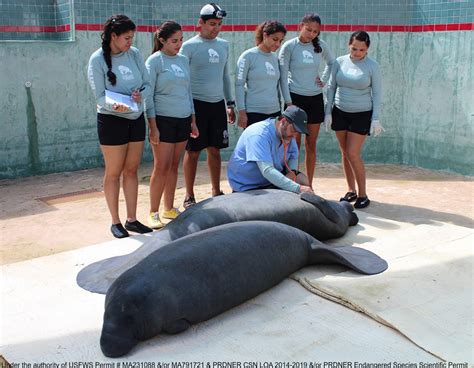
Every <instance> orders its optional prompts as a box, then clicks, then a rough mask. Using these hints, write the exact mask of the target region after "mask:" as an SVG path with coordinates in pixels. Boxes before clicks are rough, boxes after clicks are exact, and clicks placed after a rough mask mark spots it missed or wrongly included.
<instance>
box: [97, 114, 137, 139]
mask: <svg viewBox="0 0 474 368" xmlns="http://www.w3.org/2000/svg"><path fill="white" fill-rule="evenodd" d="M97 133H98V134H99V142H100V144H101V145H103V146H119V145H121V144H127V143H129V142H143V141H144V140H145V135H146V129H145V118H144V116H143V114H141V115H140V116H139V117H138V119H136V120H130V119H126V118H122V117H120V116H116V115H108V114H99V113H98V114H97Z"/></svg>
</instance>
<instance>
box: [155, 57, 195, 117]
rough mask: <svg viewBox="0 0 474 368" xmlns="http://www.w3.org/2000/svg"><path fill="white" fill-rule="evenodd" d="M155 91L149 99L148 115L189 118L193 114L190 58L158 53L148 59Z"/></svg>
mask: <svg viewBox="0 0 474 368" xmlns="http://www.w3.org/2000/svg"><path fill="white" fill-rule="evenodd" d="M146 68H147V69H148V73H149V75H150V84H151V87H152V88H153V91H154V94H153V95H152V96H151V97H150V98H149V99H148V100H147V101H146V115H147V116H148V117H154V116H155V115H161V116H169V117H173V118H186V117H188V116H190V115H191V114H194V105H193V98H192V95H191V78H190V71H189V62H188V58H187V57H186V56H184V55H181V54H178V55H175V56H168V55H166V54H164V53H162V52H161V51H158V52H155V53H154V54H153V55H151V56H150V57H149V58H148V59H147V61H146Z"/></svg>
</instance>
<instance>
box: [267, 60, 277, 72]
mask: <svg viewBox="0 0 474 368" xmlns="http://www.w3.org/2000/svg"><path fill="white" fill-rule="evenodd" d="M265 68H267V74H268V75H276V72H275V68H274V67H273V65H272V64H271V63H269V62H268V61H265Z"/></svg>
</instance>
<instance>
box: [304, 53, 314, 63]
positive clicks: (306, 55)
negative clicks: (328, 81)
mask: <svg viewBox="0 0 474 368" xmlns="http://www.w3.org/2000/svg"><path fill="white" fill-rule="evenodd" d="M303 63H305V64H313V63H314V60H313V55H311V53H310V52H309V51H308V50H303Z"/></svg>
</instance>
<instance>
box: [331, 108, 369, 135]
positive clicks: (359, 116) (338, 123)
mask: <svg viewBox="0 0 474 368" xmlns="http://www.w3.org/2000/svg"><path fill="white" fill-rule="evenodd" d="M371 122H372V110H371V111H362V112H344V111H342V110H339V109H338V108H337V107H336V106H334V107H333V108H332V130H334V131H338V130H348V131H349V132H352V133H357V134H362V135H370V125H371Z"/></svg>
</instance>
